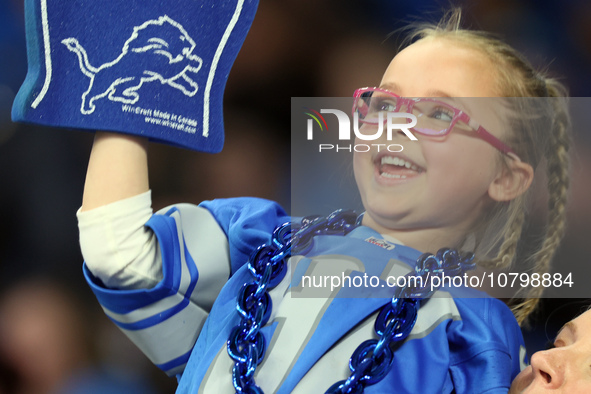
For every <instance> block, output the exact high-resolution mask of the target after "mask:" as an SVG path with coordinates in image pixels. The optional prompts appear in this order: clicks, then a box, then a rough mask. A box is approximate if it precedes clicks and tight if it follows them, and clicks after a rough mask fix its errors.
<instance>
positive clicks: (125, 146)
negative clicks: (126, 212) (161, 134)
mask: <svg viewBox="0 0 591 394" xmlns="http://www.w3.org/2000/svg"><path fill="white" fill-rule="evenodd" d="M148 190H149V182H148V140H147V139H146V138H143V137H135V136H129V135H124V134H116V133H108V132H97V133H96V136H95V139H94V144H93V146H92V152H91V154H90V160H89V163H88V171H87V173H86V182H85V184H84V196H83V198H82V209H81V211H88V210H91V209H93V208H97V207H100V206H103V205H106V204H109V203H112V202H115V201H119V200H122V199H125V198H128V197H132V196H135V195H138V194H142V193H144V192H147V191H148Z"/></svg>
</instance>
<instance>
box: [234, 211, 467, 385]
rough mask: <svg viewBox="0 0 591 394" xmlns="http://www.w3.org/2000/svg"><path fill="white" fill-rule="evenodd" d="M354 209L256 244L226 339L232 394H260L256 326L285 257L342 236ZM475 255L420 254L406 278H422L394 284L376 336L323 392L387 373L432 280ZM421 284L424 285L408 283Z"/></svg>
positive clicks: (282, 229) (460, 268)
mask: <svg viewBox="0 0 591 394" xmlns="http://www.w3.org/2000/svg"><path fill="white" fill-rule="evenodd" d="M360 221H361V220H360V218H357V215H356V214H355V212H353V211H344V210H338V211H335V212H333V213H332V214H330V215H329V216H327V217H325V218H323V217H319V216H315V217H306V218H304V219H302V222H301V224H299V225H294V224H292V223H285V224H283V225H282V226H279V227H277V228H276V229H275V231H274V232H273V235H272V237H271V243H270V245H262V246H260V247H259V248H258V249H257V250H256V251H255V253H254V254H253V255H252V257H251V258H250V260H249V262H248V269H249V271H250V273H251V274H252V276H253V277H254V281H253V282H251V283H246V284H244V285H243V286H242V288H241V289H240V291H239V292H238V297H237V305H236V310H237V311H238V314H239V315H240V316H241V320H240V323H239V324H238V325H236V326H235V327H234V328H233V329H232V331H231V333H230V337H229V338H228V345H227V348H228V354H229V355H230V358H232V360H233V361H234V367H233V369H232V383H233V385H234V389H235V390H236V393H247V394H263V390H262V389H261V388H260V387H259V386H257V385H256V383H255V381H254V373H255V371H256V368H257V366H258V365H259V364H260V363H261V362H262V361H263V359H264V357H265V350H266V343H265V338H264V337H263V334H262V333H261V332H260V329H261V328H262V327H263V326H264V325H265V324H267V321H268V320H269V316H270V315H271V309H272V305H271V297H270V296H269V290H271V289H273V288H274V287H275V286H277V285H278V284H279V282H281V281H282V280H283V278H284V277H285V274H286V271H287V259H288V258H289V257H290V256H291V255H292V253H295V254H305V253H306V252H307V251H308V250H309V249H310V248H311V246H312V240H313V238H314V237H315V236H316V235H346V234H348V233H349V232H350V231H351V230H353V229H354V228H355V227H357V226H358V225H359V224H360ZM473 258H474V256H473V255H472V254H471V253H469V254H464V255H460V253H458V252H457V251H456V250H453V249H440V250H439V251H438V252H437V254H435V255H433V254H430V253H425V254H423V255H421V256H420V257H419V258H418V260H417V263H416V266H415V271H414V272H411V273H409V274H407V275H406V276H407V279H409V277H411V276H412V277H420V278H421V280H406V281H405V282H404V283H408V284H409V285H407V286H406V287H401V288H396V289H395V293H394V296H393V297H392V300H391V301H390V302H389V303H388V304H386V305H384V306H383V307H382V309H381V310H380V312H379V314H378V317H377V318H376V322H375V325H374V330H375V332H376V334H377V335H378V336H379V339H370V340H367V341H365V342H363V343H361V344H360V345H359V346H358V347H357V349H356V350H355V351H354V352H353V355H352V356H351V359H350V360H349V369H350V370H351V375H350V376H349V378H348V379H346V380H342V381H339V382H336V383H335V384H333V385H332V386H331V387H330V388H329V389H328V390H327V391H326V393H327V394H328V393H331V394H337V393H340V394H345V393H346V394H358V393H363V390H364V388H365V387H366V386H370V385H372V384H376V383H378V382H379V381H381V380H382V379H383V378H384V377H385V376H386V375H387V374H388V372H389V371H390V368H391V366H392V363H393V361H394V351H393V350H392V347H393V346H392V345H394V344H396V343H401V342H402V341H404V340H405V339H406V337H408V335H409V334H410V332H411V330H412V328H413V327H414V324H415V322H416V319H417V314H418V310H419V307H420V304H421V302H422V301H423V300H426V299H428V298H430V297H431V296H432V295H433V293H434V292H435V291H437V290H438V288H435V289H431V278H432V277H434V276H438V277H441V275H442V274H443V273H444V272H445V275H448V276H456V275H461V274H462V273H464V272H465V271H466V270H469V269H473V268H474V263H473V262H472V260H473ZM420 283H422V284H423V287H416V286H410V284H420Z"/></svg>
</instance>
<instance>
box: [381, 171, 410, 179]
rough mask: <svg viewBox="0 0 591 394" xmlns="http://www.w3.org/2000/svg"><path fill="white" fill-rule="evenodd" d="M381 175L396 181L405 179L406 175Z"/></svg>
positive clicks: (383, 173)
mask: <svg viewBox="0 0 591 394" xmlns="http://www.w3.org/2000/svg"><path fill="white" fill-rule="evenodd" d="M381 175H382V176H383V177H386V178H396V179H405V178H406V175H397V174H388V173H387V172H382V174H381Z"/></svg>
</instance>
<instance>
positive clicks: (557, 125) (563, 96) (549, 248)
mask: <svg viewBox="0 0 591 394" xmlns="http://www.w3.org/2000/svg"><path fill="white" fill-rule="evenodd" d="M460 22H461V10H460V9H452V10H451V11H449V12H448V13H447V14H446V15H445V16H444V18H443V19H442V20H441V21H440V22H439V23H438V24H436V25H432V24H422V25H415V26H412V31H411V32H410V34H408V36H407V39H406V41H405V42H404V43H403V46H407V45H409V44H410V43H412V42H416V41H417V40H422V39H427V38H436V39H446V40H451V41H452V42H454V43H456V44H460V45H465V46H467V47H468V48H472V49H474V50H476V51H479V52H480V53H482V54H484V55H485V56H486V57H487V58H488V59H489V60H490V61H491V63H492V64H493V66H494V68H495V70H496V72H497V80H496V81H497V83H496V89H497V91H498V95H499V97H504V98H507V99H505V100H507V101H511V99H510V98H511V97H520V98H524V97H526V98H530V99H519V100H514V101H512V102H511V103H512V105H511V106H508V107H511V108H513V109H514V110H513V112H514V114H515V115H516V116H511V119H510V123H509V129H510V130H511V132H509V133H507V136H506V137H505V139H506V140H507V141H506V142H507V143H508V144H509V146H511V147H512V149H514V150H515V152H516V153H517V154H518V156H519V157H520V158H521V160H522V161H524V162H526V163H529V164H530V165H532V167H533V168H534V169H535V170H536V176H538V177H539V173H540V172H541V170H542V169H543V167H544V165H543V164H544V162H545V167H546V174H547V180H548V182H547V189H548V215H547V226H546V231H545V234H544V236H543V239H542V240H539V241H538V242H535V244H534V245H533V246H532V245H524V243H528V242H529V243H531V242H532V241H531V240H525V239H524V238H525V237H523V229H524V226H525V225H526V222H527V221H526V219H527V218H526V216H527V214H526V212H527V211H526V205H527V204H526V202H527V199H528V195H529V194H531V192H532V188H530V190H529V191H528V192H527V193H525V194H524V195H522V196H520V197H517V198H516V199H514V200H512V201H510V202H508V203H497V204H495V206H494V207H493V208H492V209H491V210H490V211H489V212H487V214H486V219H487V220H486V221H485V222H486V223H485V225H484V226H485V228H484V229H480V231H479V235H478V236H477V240H478V242H477V248H476V252H477V253H476V256H477V258H479V257H480V258H479V265H481V266H483V267H485V268H497V269H507V268H509V267H510V266H511V265H512V264H513V263H514V261H515V259H516V256H517V255H518V251H519V250H526V251H527V252H528V254H529V255H530V257H528V259H527V260H528V261H527V262H526V263H528V264H530V265H529V266H531V267H532V268H531V269H532V271H533V272H537V273H539V274H544V273H548V272H549V270H550V262H551V260H552V257H553V256H554V254H555V252H556V250H557V248H558V246H559V243H560V241H561V239H562V237H563V234H564V231H565V222H566V215H565V213H566V202H567V192H568V184H569V175H568V167H569V160H568V150H569V145H570V137H569V134H570V116H569V114H568V103H567V91H566V88H565V87H564V86H563V85H562V84H561V83H560V82H558V81H557V80H555V79H552V78H548V77H546V76H544V75H543V74H542V73H541V72H538V71H536V70H535V69H534V68H533V67H532V66H531V64H530V63H529V62H528V61H527V60H525V59H524V58H523V57H522V56H521V55H520V54H519V53H518V52H517V51H516V50H514V49H513V48H512V47H511V46H509V45H508V44H506V43H504V42H503V41H501V40H500V39H497V38H495V37H493V36H492V35H490V34H488V33H485V32H481V31H474V30H467V29H463V28H461V27H460ZM540 98H543V99H540ZM501 155H502V154H501ZM503 157H505V156H504V155H503ZM503 160H509V159H508V158H506V157H505V158H504V159H503ZM491 253H492V254H494V256H493V257H490V255H491ZM482 257H484V258H482ZM543 290H544V288H543V287H542V286H538V287H531V288H530V289H529V290H528V291H527V292H526V294H518V295H517V296H515V297H514V298H513V299H512V300H511V301H510V303H509V304H510V306H511V307H512V310H513V313H514V314H515V316H516V318H517V320H518V321H519V323H520V324H522V323H524V322H525V321H526V319H527V317H528V316H529V315H530V314H531V313H532V312H533V311H534V309H535V308H536V306H537V304H538V302H539V298H540V296H541V295H542V292H543ZM517 297H520V298H517Z"/></svg>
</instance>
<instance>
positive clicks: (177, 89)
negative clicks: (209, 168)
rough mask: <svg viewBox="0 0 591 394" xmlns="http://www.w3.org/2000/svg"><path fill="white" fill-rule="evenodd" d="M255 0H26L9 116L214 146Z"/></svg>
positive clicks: (220, 134) (221, 138)
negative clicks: (21, 68)
mask: <svg viewBox="0 0 591 394" xmlns="http://www.w3.org/2000/svg"><path fill="white" fill-rule="evenodd" d="M257 4H258V1H257V0H223V1H222V0H200V1H195V0H175V1H144V0H102V1H76V2H73V1H56V0H26V4H25V11H26V31H27V51H28V62H29V68H28V73H27V77H26V80H25V82H24V83H23V85H22V87H21V89H20V91H19V93H18V95H17V97H16V99H15V102H14V105H13V111H12V116H13V119H14V120H15V121H24V122H30V123H36V124H42V125H49V126H61V127H68V128H80V129H89V130H110V131H117V132H123V133H129V134H136V135H141V136H146V137H150V138H151V139H152V140H155V141H159V142H164V143H168V144H171V145H175V146H181V147H185V148H189V149H194V150H199V151H205V152H219V151H220V150H221V149H222V146H223V142H224V133H223V117H222V99H223V91H224V87H225V84H226V80H227V78H228V74H229V72H230V68H231V66H232V64H233V62H234V59H235V58H236V55H237V54H238V51H239V49H240V47H241V46H242V43H243V41H244V38H245V37H246V33H247V32H248V29H249V28H250V25H251V23H252V20H253V18H254V14H255V11H256V7H257Z"/></svg>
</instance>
